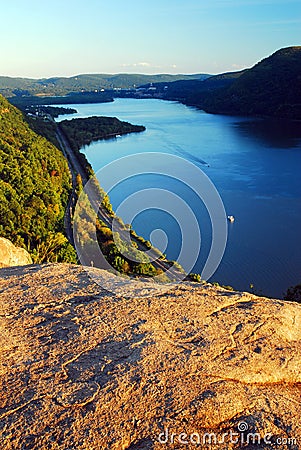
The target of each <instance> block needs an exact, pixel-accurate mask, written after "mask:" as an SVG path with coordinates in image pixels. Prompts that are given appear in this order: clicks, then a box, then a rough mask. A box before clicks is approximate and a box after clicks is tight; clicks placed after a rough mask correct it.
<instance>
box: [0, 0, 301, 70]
mask: <svg viewBox="0 0 301 450" xmlns="http://www.w3.org/2000/svg"><path fill="white" fill-rule="evenodd" d="M1 19H2V20H1V27H0V39H1V47H0V48H1V50H0V55H1V57H0V75H9V76H22V77H34V78H39V77H50V76H71V75H76V74H79V73H120V72H135V73H199V72H202V73H212V74H213V73H220V72H225V71H231V70H239V69H240V68H243V67H250V66H252V65H254V64H255V63H256V62H258V61H259V60H261V59H262V58H264V57H266V56H268V55H270V54H271V53H273V52H274V51H276V50H278V49H279V48H281V47H287V46H291V45H301V0H286V1H280V0H279V1H278V0H206V1H203V0H153V1H145V0H139V1H138V0H125V1H121V0H106V1H103V0H81V1H77V0H73V1H72V0H51V1H48V2H46V1H45V2H43V1H41V0H26V1H25V0H10V1H5V2H3V4H2V5H1Z"/></svg>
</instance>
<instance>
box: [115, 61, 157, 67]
mask: <svg viewBox="0 0 301 450" xmlns="http://www.w3.org/2000/svg"><path fill="white" fill-rule="evenodd" d="M121 67H152V65H151V64H150V63H148V62H138V63H129V64H121Z"/></svg>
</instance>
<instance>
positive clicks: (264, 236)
mask: <svg viewBox="0 0 301 450" xmlns="http://www.w3.org/2000/svg"><path fill="white" fill-rule="evenodd" d="M70 106H71V107H74V108H75V109H77V110H78V114H76V115H72V116H62V117H60V118H59V120H62V119H71V118H73V117H89V116H92V115H98V116H99V115H105V116H115V117H118V118H119V119H121V120H126V121H129V122H131V123H133V124H142V125H145V126H146V131H145V132H143V133H138V134H131V135H127V136H122V137H118V138H114V139H110V140H106V141H100V142H97V143H94V144H91V145H90V146H87V147H85V148H84V149H83V151H84V153H85V154H86V156H87V158H88V160H89V162H90V163H91V164H92V166H93V169H94V170H95V172H96V171H98V170H99V169H100V168H102V167H103V166H105V165H106V164H108V163H110V162H112V161H114V160H116V159H118V158H121V157H123V156H127V155H132V154H136V153H140V152H163V153H170V154H174V155H177V156H182V157H184V158H185V159H187V160H189V161H191V162H193V163H194V164H196V165H197V166H198V167H199V168H200V169H201V170H203V171H204V172H205V173H206V174H207V175H208V177H209V178H210V179H211V180H212V182H213V183H214V185H215V186H216V188H217V190H218V192H219V194H220V196H221V198H222V200H223V203H224V205H225V210H226V213H227V214H233V215H234V216H235V222H234V223H233V224H230V223H229V224H228V232H229V234H228V241H227V247H226V251H225V254H224V257H223V259H222V261H221V264H220V266H219V267H218V269H217V271H216V272H215V273H214V275H213V276H212V277H211V281H218V282H219V283H220V284H228V285H231V286H233V287H234V288H236V289H239V290H250V284H253V285H254V290H255V292H256V293H258V294H262V295H268V296H273V297H282V296H283V294H284V293H285V292H286V289H287V288H288V287H289V286H292V285H295V284H297V283H300V282H301V252H300V243H301V237H300V230H301V184H300V168H301V130H300V129H299V128H301V127H300V126H298V125H299V124H297V125H296V124H292V123H288V122H281V121H271V120H261V119H250V118H241V117H229V116H221V115H211V114H206V113H204V112H203V111H199V110H197V109H194V108H190V107H186V106H184V105H182V104H179V103H176V102H164V101H161V100H153V99H151V100H148V99H147V100H136V99H117V100H115V101H114V102H113V103H103V104H88V105H70ZM208 166H209V167H208ZM146 170H147V168H146ZM100 182H101V180H100ZM153 186H156V187H160V188H161V189H165V190H167V189H169V190H173V192H176V193H177V194H178V195H179V196H180V197H182V198H183V199H184V201H185V202H186V203H187V204H189V206H190V207H191V208H192V209H193V211H194V213H195V215H196V217H197V219H198V221H199V224H200V228H201V232H202V252H201V254H200V257H199V258H198V261H197V262H196V264H195V267H194V268H193V271H194V272H201V271H202V267H203V265H204V261H205V260H206V256H207V255H208V252H209V248H210V242H211V237H212V236H211V225H210V221H209V216H208V213H207V212H206V208H204V206H203V205H202V204H199V199H198V198H196V197H195V196H194V194H193V193H192V192H191V191H189V189H185V188H183V187H182V186H180V185H179V183H178V184H177V182H176V181H175V180H173V179H170V178H166V177H165V178H164V177H162V176H159V175H157V176H155V175H147V176H140V177H135V178H133V179H132V180H130V182H128V183H122V184H121V185H120V186H119V187H117V188H116V189H114V190H113V191H112V192H111V193H110V197H111V201H112V203H113V206H114V208H115V209H116V208H117V207H118V205H119V204H120V203H121V202H122V201H123V200H124V199H125V198H127V197H128V196H129V195H130V194H132V193H134V192H135V191H137V190H141V189H145V188H148V187H153ZM133 226H134V228H135V229H136V231H137V233H138V234H141V235H143V236H144V237H145V238H147V239H149V238H150V237H151V238H152V239H153V241H154V243H156V244H158V245H159V246H160V244H161V243H162V245H163V241H165V240H166V239H165V235H163V234H162V233H161V234H160V233H158V232H156V233H153V235H151V233H152V231H153V230H155V229H163V230H164V232H165V234H166V236H167V239H168V245H167V248H166V251H165V253H166V254H167V256H168V258H170V259H177V257H178V254H179V251H180V248H181V239H182V238H181V233H180V229H179V226H178V224H177V222H176V221H175V220H174V218H172V217H171V216H170V215H169V214H166V213H164V211H158V210H156V209H153V210H148V211H145V213H141V214H139V215H138V216H137V217H136V218H135V220H134V222H133Z"/></svg>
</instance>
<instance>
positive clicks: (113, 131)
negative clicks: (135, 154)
mask: <svg viewBox="0 0 301 450" xmlns="http://www.w3.org/2000/svg"><path fill="white" fill-rule="evenodd" d="M60 127H61V129H62V130H63V132H64V133H65V135H66V136H67V138H68V141H69V143H70V145H71V148H72V149H73V150H79V149H80V148H81V147H84V146H85V145H88V144H90V143H91V142H93V141H98V140H100V139H107V138H112V137H114V136H116V135H121V134H127V133H137V132H140V131H144V130H145V127H144V126H142V125H132V124H130V123H128V122H122V121H120V120H119V119H117V118H116V117H95V116H93V117H88V118H85V119H72V120H63V121H62V122H61V123H60Z"/></svg>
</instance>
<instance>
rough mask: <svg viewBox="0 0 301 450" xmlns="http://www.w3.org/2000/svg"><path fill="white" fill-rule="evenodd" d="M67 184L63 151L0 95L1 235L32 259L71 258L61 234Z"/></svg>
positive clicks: (68, 178)
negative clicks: (28, 253)
mask: <svg viewBox="0 0 301 450" xmlns="http://www.w3.org/2000/svg"><path fill="white" fill-rule="evenodd" d="M70 189H71V180H70V173H69V170H68V165H67V162H66V160H65V158H64V157H63V155H62V153H61V152H60V151H59V150H58V149H57V148H56V147H55V146H54V145H53V144H51V143H50V142H48V141H47V140H46V139H45V138H43V137H42V136H40V135H38V134H36V133H35V132H34V131H33V130H32V129H31V128H30V127H29V125H28V123H27V122H26V121H25V119H24V117H23V115H22V113H21V112H20V111H18V110H17V109H16V108H14V107H13V106H12V105H11V104H9V103H8V102H7V101H6V100H5V99H4V98H3V97H2V96H0V236H3V237H6V238H8V239H10V240H11V241H13V242H14V243H15V244H17V245H19V246H22V247H24V248H26V249H27V250H28V251H29V252H30V253H31V255H32V257H33V260H34V261H35V262H44V261H70V262H74V261H75V251H74V249H73V247H72V246H71V245H70V244H69V243H68V242H67V239H66V237H65V236H64V234H63V233H64V211H65V207H66V204H67V200H68V196H69V192H70Z"/></svg>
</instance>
